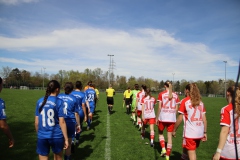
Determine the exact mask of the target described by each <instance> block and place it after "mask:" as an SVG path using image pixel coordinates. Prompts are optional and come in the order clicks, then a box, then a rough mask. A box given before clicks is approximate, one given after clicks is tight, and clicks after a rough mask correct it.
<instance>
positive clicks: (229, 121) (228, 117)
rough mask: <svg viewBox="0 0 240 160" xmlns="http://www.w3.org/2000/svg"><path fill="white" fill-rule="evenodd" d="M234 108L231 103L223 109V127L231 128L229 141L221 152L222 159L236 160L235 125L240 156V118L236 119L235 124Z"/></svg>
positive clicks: (221, 122)
mask: <svg viewBox="0 0 240 160" xmlns="http://www.w3.org/2000/svg"><path fill="white" fill-rule="evenodd" d="M232 108H233V107H232V104H231V103H230V104H228V105H227V106H225V107H223V108H222V109H221V120H220V125H221V126H227V127H229V133H228V136H227V140H226V143H225V145H224V147H223V150H222V152H221V157H224V158H228V159H234V158H236V154H235V146H234V128H233V125H234V124H235V130H236V141H237V148H238V155H240V118H237V119H235V123H234V120H233V109H232Z"/></svg>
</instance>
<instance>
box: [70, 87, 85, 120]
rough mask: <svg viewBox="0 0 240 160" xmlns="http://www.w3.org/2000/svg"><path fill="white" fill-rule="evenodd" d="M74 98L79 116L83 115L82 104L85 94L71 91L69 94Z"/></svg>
mask: <svg viewBox="0 0 240 160" xmlns="http://www.w3.org/2000/svg"><path fill="white" fill-rule="evenodd" d="M71 94H72V95H73V96H74V97H76V98H77V102H78V110H79V112H78V113H79V115H80V114H82V113H83V109H82V104H83V103H84V104H85V102H86V101H85V93H84V92H82V91H72V93H71Z"/></svg>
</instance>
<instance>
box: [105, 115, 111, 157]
mask: <svg viewBox="0 0 240 160" xmlns="http://www.w3.org/2000/svg"><path fill="white" fill-rule="evenodd" d="M106 129H107V130H106V131H107V135H106V144H105V160H110V159H111V148H110V144H111V130H110V115H109V114H108V113H107V127H106Z"/></svg>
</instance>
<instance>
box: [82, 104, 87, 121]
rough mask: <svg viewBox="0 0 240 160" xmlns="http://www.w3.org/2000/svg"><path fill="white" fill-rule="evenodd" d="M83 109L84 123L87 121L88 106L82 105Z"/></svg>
mask: <svg viewBox="0 0 240 160" xmlns="http://www.w3.org/2000/svg"><path fill="white" fill-rule="evenodd" d="M82 109H83V113H84V121H85V122H86V121H87V111H86V105H85V103H82Z"/></svg>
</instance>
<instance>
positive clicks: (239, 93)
mask: <svg viewBox="0 0 240 160" xmlns="http://www.w3.org/2000/svg"><path fill="white" fill-rule="evenodd" d="M235 107H236V114H237V118H238V117H240V88H239V87H238V88H237V90H236V97H235Z"/></svg>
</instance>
